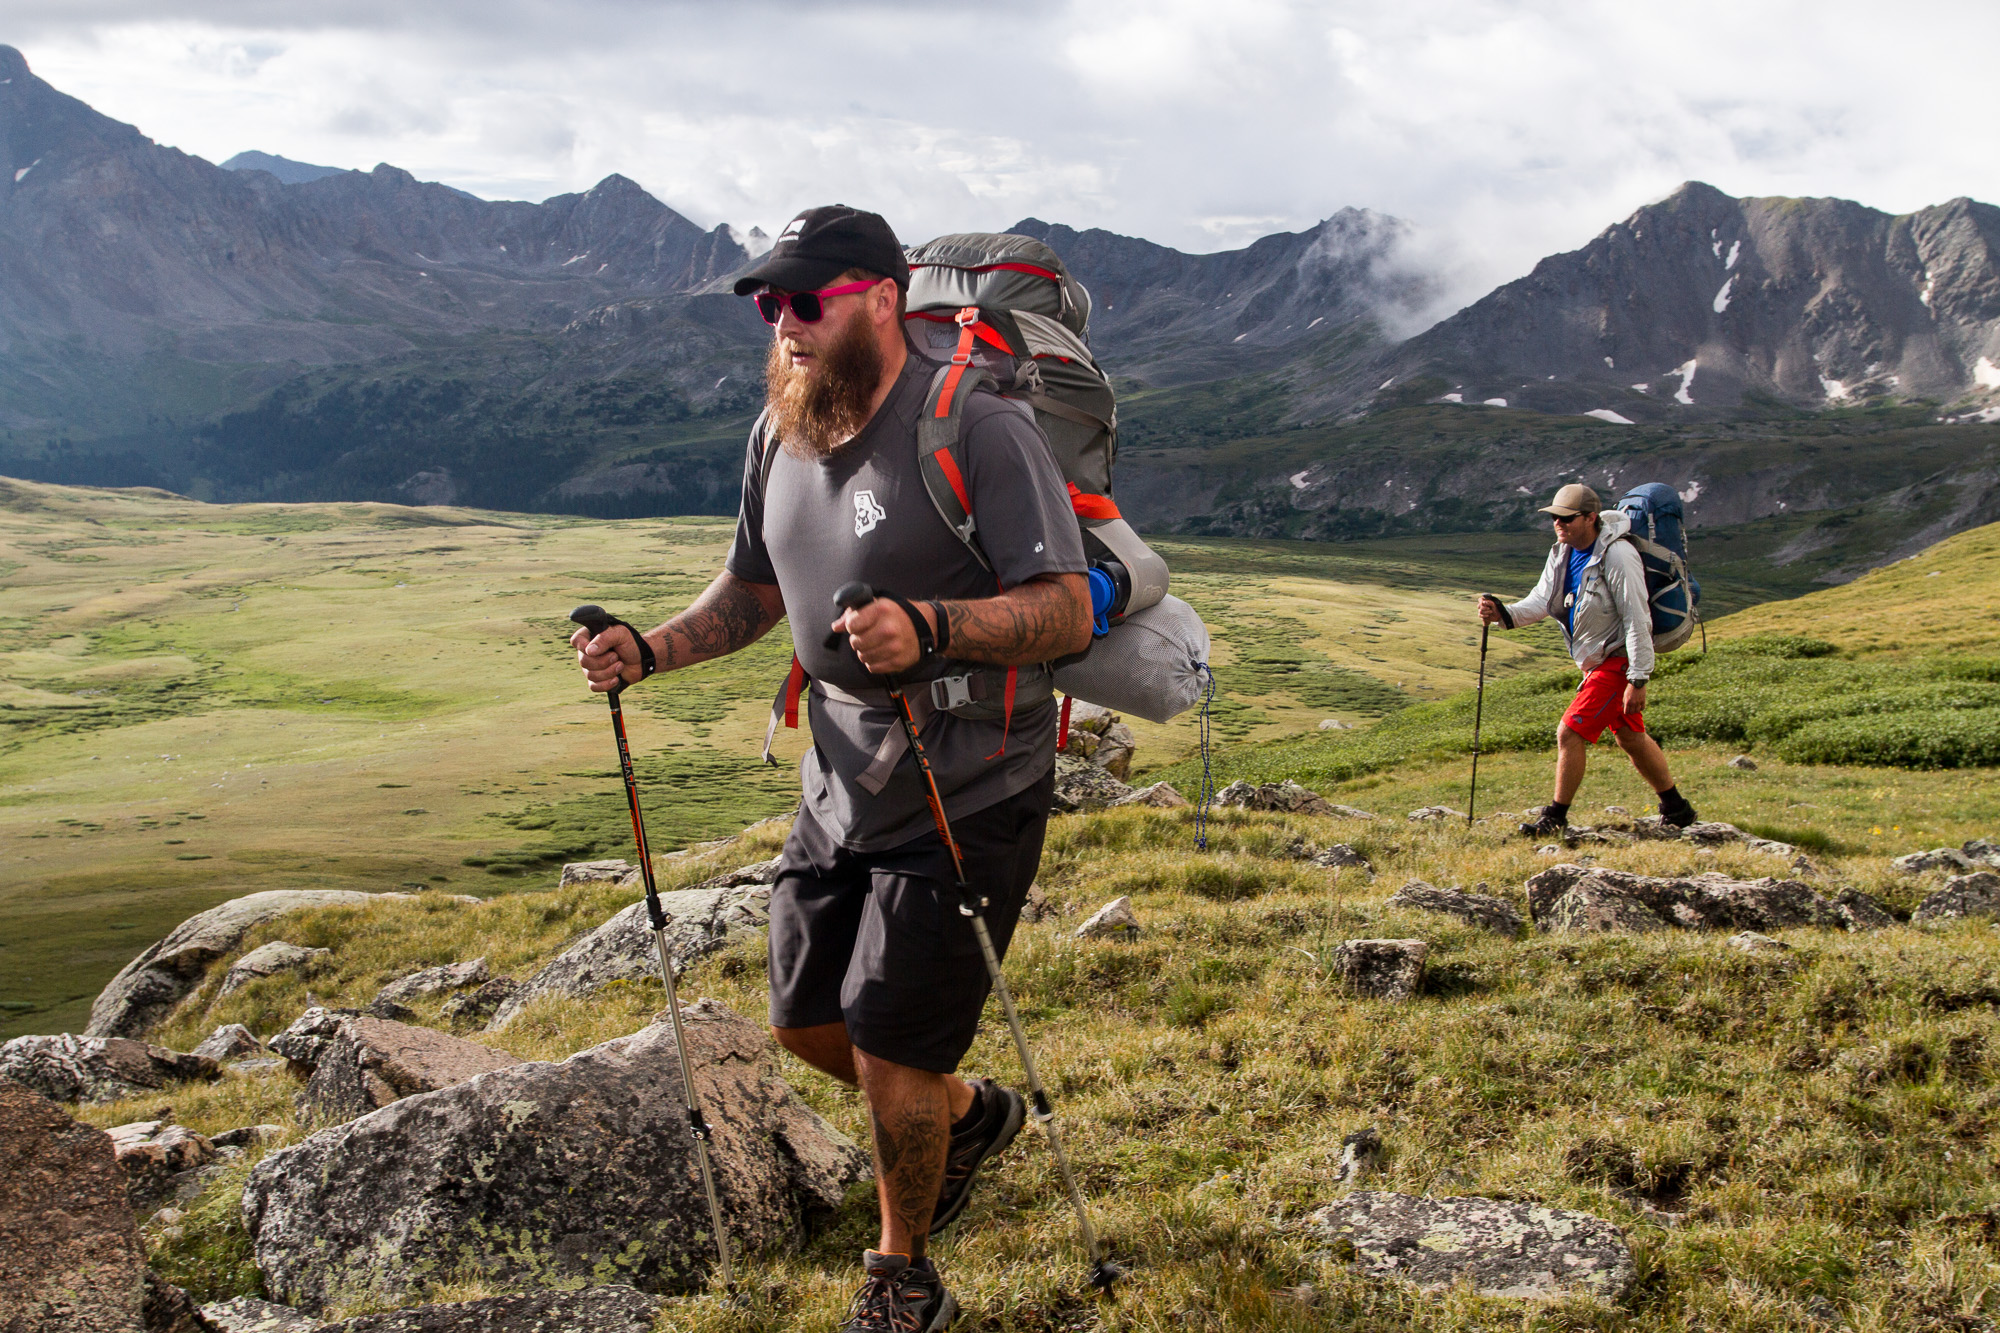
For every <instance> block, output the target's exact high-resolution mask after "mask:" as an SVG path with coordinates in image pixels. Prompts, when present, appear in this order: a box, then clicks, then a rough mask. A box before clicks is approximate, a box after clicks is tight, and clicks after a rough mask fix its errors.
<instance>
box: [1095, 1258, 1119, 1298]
mask: <svg viewBox="0 0 2000 1333" xmlns="http://www.w3.org/2000/svg"><path fill="white" fill-rule="evenodd" d="M1124 1276H1125V1270H1124V1269H1123V1268H1121V1267H1119V1266H1118V1264H1116V1263H1115V1262H1113V1261H1112V1260H1110V1259H1108V1258H1107V1259H1099V1260H1098V1261H1097V1262H1095V1263H1093V1264H1092V1265H1091V1266H1090V1285H1091V1286H1093V1287H1095V1288H1096V1289H1097V1290H1099V1291H1101V1292H1103V1293H1104V1294H1105V1295H1106V1296H1109V1295H1111V1294H1112V1293H1111V1288H1112V1286H1113V1284H1115V1283H1116V1282H1117V1281H1118V1279H1119V1278H1122V1277H1124Z"/></svg>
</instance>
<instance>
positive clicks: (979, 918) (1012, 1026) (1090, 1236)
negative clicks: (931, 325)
mask: <svg viewBox="0 0 2000 1333" xmlns="http://www.w3.org/2000/svg"><path fill="white" fill-rule="evenodd" d="M833 600H834V604H835V605H836V606H838V607H840V609H841V610H843V611H851V610H854V609H856V608H858V607H863V606H866V605H868V604H869V603H870V602H872V601H874V600H875V590H874V589H873V588H870V587H869V586H868V585H867V584H865V583H848V584H843V585H842V586H841V588H840V590H839V591H838V592H836V593H834V595H833ZM880 679H881V681H882V683H883V684H884V685H885V686H886V687H887V688H888V691H889V698H890V700H891V701H892V702H893V703H894V704H895V705H896V718H897V720H898V721H899V722H901V723H902V726H903V736H904V738H905V739H906V740H908V741H909V745H910V753H911V754H913V755H915V756H916V759H917V771H918V772H919V773H921V774H922V775H923V779H924V799H925V800H926V801H928V802H929V803H930V807H931V819H932V820H934V821H935V822H936V824H937V831H938V837H939V838H941V839H943V840H944V845H945V849H946V850H947V851H949V852H950V853H951V866H952V871H953V873H954V874H956V875H957V876H958V896H959V903H958V910H959V914H960V915H962V916H966V917H969V918H971V920H972V933H973V934H974V935H975V936H977V937H978V939H979V952H980V953H981V954H983V955H984V956H985V958H986V975H987V976H988V977H989V978H990V979H991V980H992V982H993V992H994V994H996V995H998V996H999V997H1000V1009H1001V1012H1003V1013H1005V1014H1006V1015H1007V1027H1008V1028H1009V1030H1011V1031H1012V1032H1013V1034H1014V1050H1015V1051H1016V1052H1017V1053H1018V1054H1019V1055H1020V1057H1021V1072H1022V1073H1024V1074H1026V1075H1027V1078H1028V1092H1029V1095H1030V1096H1031V1098H1032V1099H1033V1101H1034V1107H1035V1109H1034V1116H1035V1126H1036V1128H1038V1129H1040V1130H1041V1132H1042V1137H1043V1138H1044V1139H1046V1140H1048V1145H1049V1149H1050V1151H1052V1152H1053V1153H1054V1154H1055V1159H1056V1169H1057V1170H1058V1171H1059V1172H1061V1174H1062V1182H1063V1188H1064V1189H1065V1190H1067V1191H1068V1192H1069V1201H1070V1203H1071V1204H1072V1205H1074V1207H1075V1208H1076V1224H1077V1230H1078V1231H1080V1232H1081V1233H1082V1235H1083V1248H1084V1252H1085V1253H1087V1254H1088V1255H1089V1256H1090V1285H1091V1286H1093V1287H1095V1288H1097V1289H1098V1290H1099V1291H1101V1292H1104V1293H1105V1294H1106V1295H1109V1294H1110V1292H1111V1284H1112V1283H1114V1282H1116V1281H1117V1280H1118V1279H1119V1278H1121V1277H1123V1276H1124V1275H1125V1274H1124V1271H1123V1270H1122V1269H1120V1268H1119V1267H1118V1265H1117V1264H1115V1263H1113V1262H1111V1259H1110V1257H1109V1256H1108V1255H1106V1254H1104V1253H1103V1251H1102V1250H1101V1248H1100V1247H1099V1245H1098V1242H1097V1231H1096V1229H1095V1228H1093V1227H1092V1226H1091V1225H1090V1210H1089V1209H1088V1208H1087V1207H1085V1206H1084V1202H1083V1191H1082V1190H1080V1189H1078V1188H1077V1185H1076V1175H1075V1174H1074V1173H1073V1172H1072V1171H1071V1170H1070V1167H1069V1155H1068V1154H1067V1153H1065V1152H1064V1151H1063V1144H1062V1136H1061V1135H1060V1134H1058V1133H1057V1132H1056V1113H1055V1109H1054V1107H1052V1106H1051V1105H1050V1104H1049V1094H1048V1090H1047V1089H1045V1088H1044V1087H1043V1086H1042V1076H1041V1075H1040V1074H1039V1073H1037V1072H1036V1070H1035V1057H1034V1055H1033V1054H1032V1053H1031V1052H1030V1051H1029V1050H1028V1034H1027V1033H1026V1032H1024V1031H1023V1030H1022V1028H1021V1016H1020V1015H1019V1014H1018V1013H1017V1012H1015V1009H1014V996H1013V993H1012V992H1011V991H1009V990H1008V989H1007V978H1006V977H1005V975H1003V974H1002V973H1001V971H1000V955H999V953H998V952H996V951H995V950H994V948H993V935H992V932H991V931H989V930H987V928H986V910H985V909H986V899H985V898H983V897H979V896H976V895H975V894H974V893H973V889H972V886H971V884H969V883H967V882H966V878H965V861H964V859H963V858H962V857H961V856H960V855H959V851H958V839H956V838H954V837H953V836H952V833H951V821H950V820H949V819H947V818H945V813H944V798H943V797H942V796H941V795H939V793H938V785H937V778H936V776H935V775H933V774H932V772H931V761H930V756H929V755H927V754H925V753H924V743H923V741H922V740H921V739H919V737H918V736H917V720H916V717H915V715H914V714H912V713H911V712H910V701H909V699H908V698H907V697H905V696H904V694H903V687H902V686H901V685H900V684H899V683H898V682H897V680H896V678H895V677H894V676H882V677H880Z"/></svg>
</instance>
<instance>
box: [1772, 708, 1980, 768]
mask: <svg viewBox="0 0 2000 1333" xmlns="http://www.w3.org/2000/svg"><path fill="white" fill-rule="evenodd" d="M1776 749H1777V752H1778V755H1779V756H1780V757H1781V758H1784V759H1788V760H1790V761H1791V762H1792V763H1795V764H1877V765H1883V766H1888V767H1896V768H1972V767H1977V766H1985V765H1990V764H2000V708H1974V709H1965V710H1962V711H1953V712H1944V713H1889V714H1868V715H1863V716H1858V717H1840V718H1834V719H1832V720H1830V721H1826V722H1815V723H1813V724H1812V725H1810V726H1807V727H1802V728H1800V729H1799V730H1798V731H1795V732H1793V733H1792V734H1791V735H1789V736H1787V737H1785V738H1784V739H1783V740H1782V741H1780V742H1779V743H1778V745H1777V747H1776Z"/></svg>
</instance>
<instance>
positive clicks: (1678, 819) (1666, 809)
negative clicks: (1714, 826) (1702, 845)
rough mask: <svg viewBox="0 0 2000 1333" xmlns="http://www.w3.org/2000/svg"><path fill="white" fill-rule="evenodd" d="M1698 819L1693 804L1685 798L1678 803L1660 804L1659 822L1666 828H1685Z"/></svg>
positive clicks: (1662, 802)
mask: <svg viewBox="0 0 2000 1333" xmlns="http://www.w3.org/2000/svg"><path fill="white" fill-rule="evenodd" d="M1700 819H1701V816H1700V815H1697V814H1696V813H1695V812H1694V803H1693V802H1692V801H1690V800H1688V798H1687V797H1685V796H1683V797H1681V798H1680V799H1679V800H1678V801H1661V802H1660V822H1661V823H1662V824H1665V825H1666V826H1667V827H1668V828H1686V827H1687V826H1688V825H1689V824H1693V823H1696V822H1698V821H1699V820H1700Z"/></svg>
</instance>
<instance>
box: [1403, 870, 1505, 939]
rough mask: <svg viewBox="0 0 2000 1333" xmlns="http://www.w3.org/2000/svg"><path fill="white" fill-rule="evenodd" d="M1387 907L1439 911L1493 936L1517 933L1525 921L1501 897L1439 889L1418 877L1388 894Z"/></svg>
mask: <svg viewBox="0 0 2000 1333" xmlns="http://www.w3.org/2000/svg"><path fill="white" fill-rule="evenodd" d="M1481 887H1482V888H1483V887H1485V886H1484V885H1482V886H1481ZM1389 906H1391V907H1411V908H1415V909H1416V910H1418V911H1420V912H1442V913H1444V914H1445V915H1447V916H1455V917H1457V918H1458V919H1459V920H1461V921H1464V922H1466V923H1467V924H1468V925H1474V926H1478V927H1479V928H1480V929H1481V930H1490V931H1492V932H1493V933H1495V934H1496V935H1519V934H1520V933H1521V928H1522V926H1523V925H1524V924H1526V923H1525V922H1523V921H1522V920H1521V914H1520V913H1519V912H1518V911H1516V910H1515V908H1514V904H1512V903H1510V902H1507V901H1506V900H1504V899H1501V898H1493V897H1489V896H1487V895H1486V894H1483V893H1464V892H1461V891H1460V890H1458V889H1441V888H1439V887H1437V886H1436V885H1434V884H1426V883H1425V882H1424V881H1422V880H1420V879H1413V880H1411V881H1410V882H1409V883H1408V884H1405V885H1404V886H1403V887H1402V888H1400V889H1397V890H1396V891H1395V892H1394V893H1392V894H1390V895H1389Z"/></svg>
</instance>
